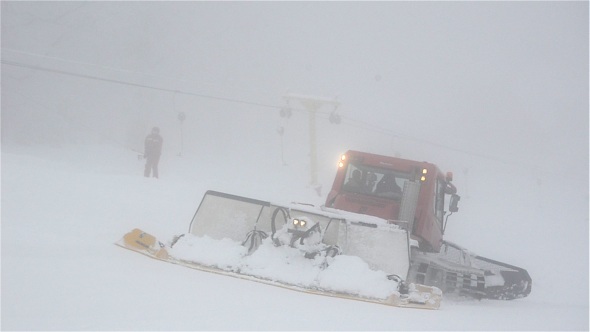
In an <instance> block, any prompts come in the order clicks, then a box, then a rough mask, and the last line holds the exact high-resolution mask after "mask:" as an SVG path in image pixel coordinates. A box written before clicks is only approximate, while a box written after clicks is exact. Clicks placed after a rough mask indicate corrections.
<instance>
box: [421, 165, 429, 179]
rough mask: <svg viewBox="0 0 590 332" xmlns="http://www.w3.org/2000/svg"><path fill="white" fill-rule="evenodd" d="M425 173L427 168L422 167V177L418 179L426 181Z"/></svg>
mask: <svg viewBox="0 0 590 332" xmlns="http://www.w3.org/2000/svg"><path fill="white" fill-rule="evenodd" d="M426 174H428V170H427V169H426V168H423V169H422V177H421V178H420V181H422V182H424V181H426Z"/></svg>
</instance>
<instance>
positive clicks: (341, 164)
mask: <svg viewBox="0 0 590 332" xmlns="http://www.w3.org/2000/svg"><path fill="white" fill-rule="evenodd" d="M344 161H346V155H345V154H343V155H341V156H340V161H339V162H338V168H342V167H344Z"/></svg>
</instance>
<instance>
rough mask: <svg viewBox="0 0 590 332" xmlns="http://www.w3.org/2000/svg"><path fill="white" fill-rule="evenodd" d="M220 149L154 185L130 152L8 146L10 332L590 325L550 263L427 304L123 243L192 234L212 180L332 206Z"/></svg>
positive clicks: (5, 324) (183, 162)
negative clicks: (385, 300)
mask: <svg viewBox="0 0 590 332" xmlns="http://www.w3.org/2000/svg"><path fill="white" fill-rule="evenodd" d="M220 158H221V157H218V158H215V159H211V160H206V159H199V158H191V157H186V156H185V157H181V158H179V157H176V156H171V155H166V156H165V158H163V160H162V163H161V179H160V180H155V179H147V178H144V177H143V176H141V174H142V168H143V163H142V162H141V161H138V160H137V156H136V154H135V153H134V152H131V151H129V150H124V149H122V148H119V147H114V146H109V145H87V146H63V147H59V148H58V147H54V148H50V147H40V146H39V147H22V146H7V145H3V146H2V228H1V231H2V252H1V255H2V256H1V257H2V323H1V328H2V330H588V309H589V308H588V302H587V300H588V294H579V292H583V291H584V290H585V291H586V293H587V289H588V288H587V285H581V286H582V287H579V286H580V285H575V284H570V283H568V282H567V281H565V280H564V278H563V277H564V276H563V273H562V272H561V271H560V269H561V268H565V266H563V265H559V264H560V263H556V264H557V265H556V266H553V267H552V268H546V267H544V266H540V265H541V264H539V263H538V262H542V260H541V259H540V260H538V261H534V262H531V264H535V265H534V266H524V267H525V268H527V269H528V270H529V272H531V276H532V278H533V291H532V294H531V295H530V296H529V297H528V298H525V299H521V300H516V301H507V302H500V301H489V300H483V301H474V300H458V299H444V300H443V304H442V306H441V309H440V310H438V311H430V310H416V309H401V308H391V307H387V306H382V305H378V304H371V303H364V302H359V301H351V300H343V299H337V298H330V297H323V296H316V295H310V294H305V293H300V292H294V291H290V290H286V289H282V288H278V287H273V286H270V285H265V284H259V283H255V282H250V281H246V280H241V279H236V278H232V277H227V276H220V275H216V274H211V273H206V272H202V271H196V270H192V269H187V268H184V267H181V266H176V265H173V264H166V263H163V262H159V261H156V260H152V259H149V258H147V257H145V256H142V255H139V254H137V253H134V252H131V251H128V250H124V249H122V248H120V247H118V246H115V245H114V242H116V241H117V240H119V239H120V238H121V237H122V236H123V235H124V234H125V233H126V232H128V231H130V230H131V229H132V228H135V227H140V228H142V229H144V230H145V231H148V232H150V233H152V234H154V235H156V236H158V237H159V238H164V239H170V238H171V237H172V236H173V235H175V234H180V233H184V232H186V231H187V229H188V223H189V221H190V219H191V218H192V215H193V213H194V212H195V210H196V208H197V206H198V204H199V202H200V199H201V197H202V195H203V193H204V192H205V191H206V190H208V189H214V190H218V191H225V192H230V193H233V194H239V195H244V196H250V197H254V198H258V199H266V200H271V199H272V200H274V201H285V202H289V201H292V200H299V201H303V200H306V201H309V202H312V203H315V204H320V203H321V201H322V199H321V198H319V197H317V195H315V194H314V193H313V191H312V190H311V189H310V188H307V186H306V185H305V181H302V179H301V177H300V176H298V174H299V173H298V171H297V170H295V169H292V168H291V167H290V166H284V167H279V168H273V167H270V166H265V165H266V164H265V163H261V164H262V165H260V167H259V169H260V170H261V171H262V172H263V174H265V176H266V181H260V178H258V177H256V176H255V177H248V176H247V174H241V173H240V172H236V171H235V170H234V169H233V168H234V167H235V164H234V163H232V162H231V160H227V161H228V162H224V160H222V159H220ZM454 227H458V225H455V226H454ZM543 232H544V230H543V229H539V233H538V235H539V236H543V234H544V233H543ZM488 238H489V237H488ZM457 242H459V241H457ZM459 243H460V242H459ZM532 243H533V245H534V243H537V242H532ZM492 246H493V244H490V247H492ZM534 249H539V251H541V248H534ZM556 250H559V247H557V248H556ZM478 253H479V254H482V255H484V256H486V255H485V253H482V252H478ZM563 254H564V255H567V254H568V253H567V252H563ZM569 254H571V253H569ZM515 256H518V252H517V253H515ZM492 258H494V257H492ZM508 263H510V262H508ZM570 268H571V266H570ZM534 271H545V273H542V274H535V273H534ZM582 272H583V273H586V272H584V271H582ZM547 288H551V289H550V290H548V289H547ZM577 289H580V290H579V291H577ZM553 294H564V295H563V296H553ZM580 299H582V301H580ZM584 299H585V301H584Z"/></svg>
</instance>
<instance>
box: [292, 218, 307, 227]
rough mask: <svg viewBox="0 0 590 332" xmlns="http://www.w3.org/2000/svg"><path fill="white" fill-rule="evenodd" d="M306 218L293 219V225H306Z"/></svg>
mask: <svg viewBox="0 0 590 332" xmlns="http://www.w3.org/2000/svg"><path fill="white" fill-rule="evenodd" d="M305 224H306V223H305V220H299V219H293V225H295V226H300V227H305Z"/></svg>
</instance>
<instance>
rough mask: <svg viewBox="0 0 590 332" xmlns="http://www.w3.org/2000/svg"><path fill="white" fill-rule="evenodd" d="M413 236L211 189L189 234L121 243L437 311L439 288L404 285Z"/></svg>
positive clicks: (132, 236)
mask: <svg viewBox="0 0 590 332" xmlns="http://www.w3.org/2000/svg"><path fill="white" fill-rule="evenodd" d="M408 241H409V238H408V234H407V232H406V231H405V230H403V229H401V228H399V227H398V226H395V225H390V224H387V223H386V222H385V221H384V220H382V219H378V218H374V217H367V216H364V215H356V214H351V213H347V212H346V213H343V212H341V211H337V210H330V209H319V208H315V207H312V206H308V205H301V204H291V205H276V204H271V203H269V202H265V201H260V200H255V199H250V198H245V197H240V196H235V195H230V194H226V193H220V192H215V191H208V192H207V193H206V194H205V196H204V197H203V200H202V201H201V204H200V205H199V208H198V209H197V212H196V213H195V215H194V217H193V219H192V221H191V224H190V227H189V233H187V234H182V235H180V236H177V237H175V238H174V239H172V240H171V241H169V242H167V243H163V242H160V241H158V240H157V239H156V238H155V237H154V236H152V235H150V234H147V233H145V232H143V231H141V230H139V229H134V230H133V231H131V232H130V233H128V234H126V235H125V236H124V237H123V238H122V239H121V240H120V241H119V242H117V243H116V244H117V245H119V246H122V247H124V248H127V249H130V250H133V251H136V252H140V253H142V254H144V255H147V256H149V257H152V258H156V259H159V260H163V261H167V262H170V263H174V264H180V265H183V266H187V267H190V268H194V269H198V270H203V271H208V272H214V273H219V274H224V275H229V276H233V277H238V278H242V279H248V280H253V281H257V282H262V283H266V284H271V285H275V286H280V287H283V288H288V289H292V290H297V291H302V292H307V293H313V294H320V295H328V296H334V297H342V298H347V299H355V300H362V301H368V302H375V303H380V304H386V305H391V306H400V307H413V308H425V309H437V308H438V307H439V306H440V301H441V299H442V292H441V291H440V290H439V289H438V288H436V287H429V286H424V285H418V284H406V283H405V282H403V279H405V278H406V277H407V274H408V270H409V244H408Z"/></svg>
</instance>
